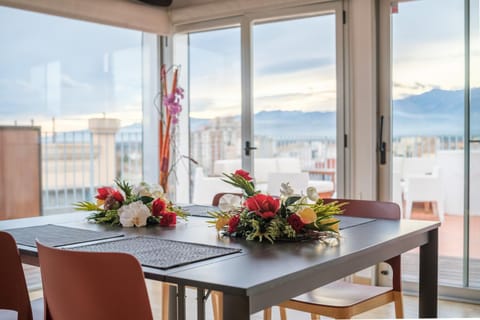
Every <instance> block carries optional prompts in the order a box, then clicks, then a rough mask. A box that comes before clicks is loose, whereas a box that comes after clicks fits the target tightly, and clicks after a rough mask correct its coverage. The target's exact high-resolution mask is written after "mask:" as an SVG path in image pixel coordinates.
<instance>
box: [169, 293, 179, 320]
mask: <svg viewBox="0 0 480 320" xmlns="http://www.w3.org/2000/svg"><path fill="white" fill-rule="evenodd" d="M167 303H168V319H169V320H177V287H176V286H174V285H168V300H167Z"/></svg>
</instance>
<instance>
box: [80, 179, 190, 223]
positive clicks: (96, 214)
mask: <svg viewBox="0 0 480 320" xmlns="http://www.w3.org/2000/svg"><path fill="white" fill-rule="evenodd" d="M115 184H116V185H117V187H118V189H120V190H121V191H122V192H123V195H124V198H125V200H124V201H123V202H119V201H117V202H116V204H115V205H114V206H109V207H107V208H108V209H109V210H106V209H105V207H104V206H103V205H98V204H97V203H94V202H90V201H80V202H77V203H74V204H73V206H74V208H75V210H79V211H92V214H91V215H90V216H88V217H87V219H88V220H89V221H94V222H96V223H106V224H113V225H120V217H119V214H118V210H119V209H120V207H122V206H125V205H128V204H131V203H133V202H136V201H141V202H142V203H143V204H144V205H146V206H147V207H148V209H149V210H150V212H151V210H152V202H153V201H154V200H155V198H154V196H145V195H144V196H140V195H138V194H134V193H133V190H134V189H133V186H132V185H131V184H130V183H128V182H126V181H122V180H118V179H117V180H115ZM141 186H142V187H144V188H146V191H147V192H149V189H148V188H149V186H148V184H146V183H141ZM164 200H165V201H166V203H167V208H166V210H167V211H171V212H175V214H176V215H177V217H179V218H182V219H184V220H187V216H188V213H187V212H186V211H185V210H183V209H182V208H180V207H178V206H175V205H173V204H172V203H171V202H169V201H168V200H166V199H164ZM159 222H160V217H155V216H152V215H151V216H149V217H148V218H147V225H156V224H158V223H159Z"/></svg>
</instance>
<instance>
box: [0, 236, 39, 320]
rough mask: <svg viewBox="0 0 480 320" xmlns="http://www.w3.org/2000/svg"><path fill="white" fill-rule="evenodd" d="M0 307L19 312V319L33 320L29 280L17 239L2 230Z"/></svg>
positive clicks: (0, 244)
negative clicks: (24, 269)
mask: <svg viewBox="0 0 480 320" xmlns="http://www.w3.org/2000/svg"><path fill="white" fill-rule="evenodd" d="M0 309H10V310H15V311H17V312H18V319H19V320H32V307H31V305H30V299H29V297H28V289H27V282H26V281H25V275H24V273H23V268H22V261H21V259H20V255H19V254H18V249H17V244H16V243H15V239H14V238H13V237H12V236H11V235H10V234H9V233H7V232H3V231H0Z"/></svg>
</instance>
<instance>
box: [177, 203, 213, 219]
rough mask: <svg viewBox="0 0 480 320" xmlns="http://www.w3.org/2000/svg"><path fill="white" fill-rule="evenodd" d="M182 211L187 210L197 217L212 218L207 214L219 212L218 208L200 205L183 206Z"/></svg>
mask: <svg viewBox="0 0 480 320" xmlns="http://www.w3.org/2000/svg"><path fill="white" fill-rule="evenodd" d="M182 209H184V210H186V211H187V212H188V213H189V214H190V215H192V216H196V217H210V216H209V215H208V213H207V212H212V211H218V210H220V209H219V208H218V207H214V206H203V205H198V204H190V205H183V206H182Z"/></svg>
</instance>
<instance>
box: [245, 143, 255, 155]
mask: <svg viewBox="0 0 480 320" xmlns="http://www.w3.org/2000/svg"><path fill="white" fill-rule="evenodd" d="M256 149H257V147H252V146H251V144H250V141H245V149H244V150H245V155H246V156H249V155H250V150H256Z"/></svg>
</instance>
